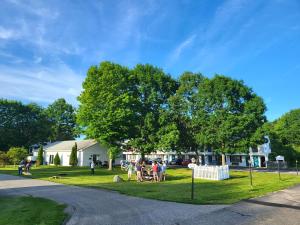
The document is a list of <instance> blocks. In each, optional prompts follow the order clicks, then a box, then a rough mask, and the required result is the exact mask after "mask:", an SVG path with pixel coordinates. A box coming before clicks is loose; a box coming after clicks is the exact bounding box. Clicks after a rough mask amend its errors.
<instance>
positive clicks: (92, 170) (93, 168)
mask: <svg viewBox="0 0 300 225" xmlns="http://www.w3.org/2000/svg"><path fill="white" fill-rule="evenodd" d="M91 173H92V175H94V174H95V163H94V161H92V162H91Z"/></svg>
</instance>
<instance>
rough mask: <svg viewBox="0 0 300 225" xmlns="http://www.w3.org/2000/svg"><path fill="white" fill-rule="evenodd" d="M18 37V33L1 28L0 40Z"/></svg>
mask: <svg viewBox="0 0 300 225" xmlns="http://www.w3.org/2000/svg"><path fill="white" fill-rule="evenodd" d="M17 36H18V32H16V31H15V30H13V29H7V28H4V27H2V26H0V39H12V38H16V37H17Z"/></svg>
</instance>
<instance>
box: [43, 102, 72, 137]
mask: <svg viewBox="0 0 300 225" xmlns="http://www.w3.org/2000/svg"><path fill="white" fill-rule="evenodd" d="M46 113H47V116H48V118H49V120H50V121H51V135H50V137H49V139H50V140H51V141H65V140H74V139H75V138H76V137H77V136H78V129H77V126H76V113H75V108H74V107H73V106H72V105H71V104H68V103H67V102H66V100H65V99H63V98H60V99H57V100H56V101H54V102H53V103H52V104H51V105H49V106H48V108H47V109H46Z"/></svg>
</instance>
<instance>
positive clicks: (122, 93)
mask: <svg viewBox="0 0 300 225" xmlns="http://www.w3.org/2000/svg"><path fill="white" fill-rule="evenodd" d="M131 81H132V78H131V76H130V73H129V70H128V69H127V68H126V67H122V66H120V65H118V64H113V63H110V62H103V63H101V64H100V65H99V66H92V67H91V68H90V69H89V71H88V74H87V77H86V79H85V81H84V82H83V89H84V90H83V91H82V93H81V95H80V96H79V97H78V100H79V102H80V106H79V109H78V115H77V117H78V122H79V124H80V125H81V126H82V127H84V128H85V129H84V133H85V134H86V136H87V137H88V138H94V139H97V140H98V141H99V142H100V143H102V144H104V145H107V146H118V145H119V144H120V143H121V142H122V141H123V140H125V139H127V138H129V137H130V135H131V134H132V132H133V130H132V129H131V128H132V123H133V122H134V121H135V113H134V111H133V108H134V107H135V105H136V104H135V100H134V97H133V90H132V88H133V87H132V85H131Z"/></svg>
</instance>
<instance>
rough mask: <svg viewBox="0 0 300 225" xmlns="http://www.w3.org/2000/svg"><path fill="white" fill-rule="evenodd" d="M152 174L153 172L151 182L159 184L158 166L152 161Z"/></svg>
mask: <svg viewBox="0 0 300 225" xmlns="http://www.w3.org/2000/svg"><path fill="white" fill-rule="evenodd" d="M152 172H153V180H154V181H155V182H159V177H158V164H157V162H156V161H154V165H153V166H152Z"/></svg>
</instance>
